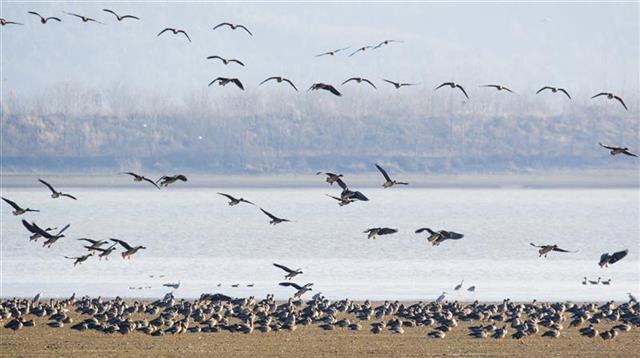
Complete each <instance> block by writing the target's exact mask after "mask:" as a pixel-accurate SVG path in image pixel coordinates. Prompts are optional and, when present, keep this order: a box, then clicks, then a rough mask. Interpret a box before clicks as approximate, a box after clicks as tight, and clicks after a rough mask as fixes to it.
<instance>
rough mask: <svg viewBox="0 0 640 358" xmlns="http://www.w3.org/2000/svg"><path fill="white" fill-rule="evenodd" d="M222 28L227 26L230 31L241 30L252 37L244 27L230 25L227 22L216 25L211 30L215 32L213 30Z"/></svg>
mask: <svg viewBox="0 0 640 358" xmlns="http://www.w3.org/2000/svg"><path fill="white" fill-rule="evenodd" d="M222 26H229V28H231V30H237V29H243V30H244V31H246V32H247V33H248V34H249V35H251V36H253V34H252V33H251V31H249V29H247V28H246V27H245V26H244V25H236V24H232V23H229V22H223V23H220V24H218V25H216V26H215V27H214V28H213V29H214V30H215V29H217V28H219V27H222Z"/></svg>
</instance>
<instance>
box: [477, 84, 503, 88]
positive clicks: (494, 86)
mask: <svg viewBox="0 0 640 358" xmlns="http://www.w3.org/2000/svg"><path fill="white" fill-rule="evenodd" d="M480 87H493V88H500V86H498V85H481V86H480Z"/></svg>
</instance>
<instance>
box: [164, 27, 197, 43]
mask: <svg viewBox="0 0 640 358" xmlns="http://www.w3.org/2000/svg"><path fill="white" fill-rule="evenodd" d="M167 31H171V32H172V33H173V34H174V35H177V34H184V36H186V38H187V40H189V42H191V37H189V35H188V34H187V32H186V31H184V30H178V29H174V28H172V27H167V28H165V29H164V30H162V31H160V32H159V33H158V36H160V35H162V34H163V33H165V32H167Z"/></svg>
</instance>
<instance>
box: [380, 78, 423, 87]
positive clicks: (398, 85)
mask: <svg viewBox="0 0 640 358" xmlns="http://www.w3.org/2000/svg"><path fill="white" fill-rule="evenodd" d="M382 80H383V81H385V82H387V83H390V84H392V85H393V87H395V88H396V89H400V87H405V86H417V85H418V84H417V83H402V82H394V81H390V80H385V79H384V78H383V79H382Z"/></svg>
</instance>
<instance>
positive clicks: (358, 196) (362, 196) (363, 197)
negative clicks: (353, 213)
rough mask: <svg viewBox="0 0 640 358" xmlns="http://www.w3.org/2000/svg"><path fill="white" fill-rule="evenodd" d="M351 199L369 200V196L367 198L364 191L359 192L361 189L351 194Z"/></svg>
mask: <svg viewBox="0 0 640 358" xmlns="http://www.w3.org/2000/svg"><path fill="white" fill-rule="evenodd" d="M351 199H358V200H361V201H369V198H367V197H366V196H364V194H362V193H361V192H359V191H355V192H354V193H353V195H351Z"/></svg>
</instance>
